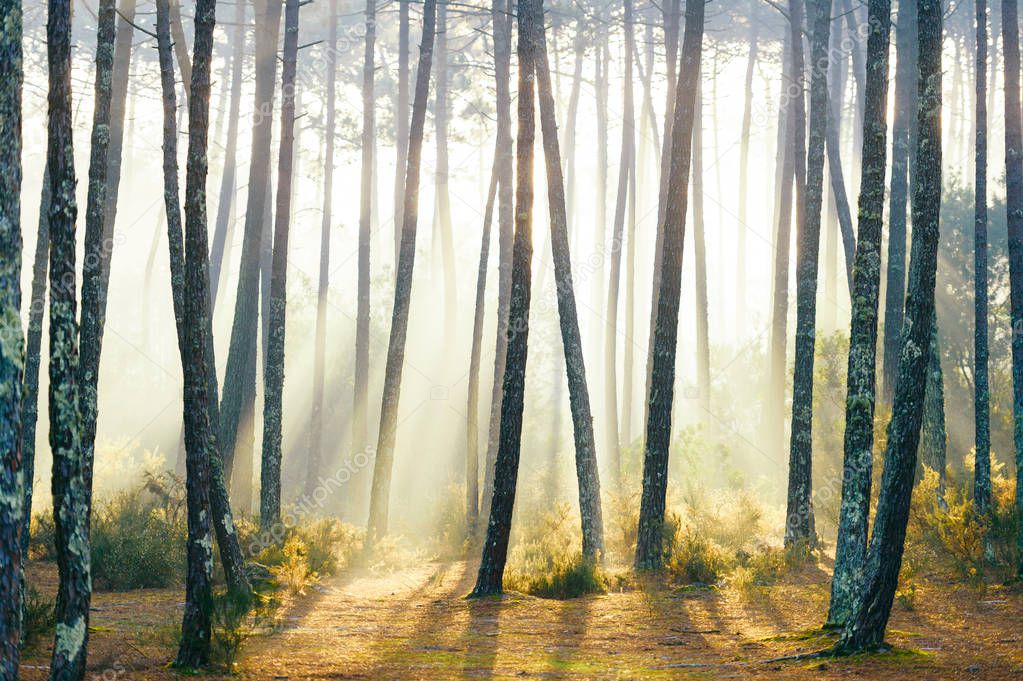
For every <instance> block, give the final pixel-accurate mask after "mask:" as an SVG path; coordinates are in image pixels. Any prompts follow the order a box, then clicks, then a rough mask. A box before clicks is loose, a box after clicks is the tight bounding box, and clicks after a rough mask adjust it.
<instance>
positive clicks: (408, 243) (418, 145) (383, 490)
mask: <svg viewBox="0 0 1023 681" xmlns="http://www.w3.org/2000/svg"><path fill="white" fill-rule="evenodd" d="M436 27H437V0H426V3H425V5H424V7H423V40H422V44H421V45H420V48H419V70H418V72H417V73H416V90H415V98H414V100H413V103H412V123H411V127H410V130H409V152H408V170H407V173H406V175H405V206H404V216H405V217H404V224H403V226H402V231H401V252H400V254H399V258H398V270H397V279H396V281H395V287H394V310H393V312H392V315H391V336H390V339H389V341H388V344H387V366H386V368H385V373H384V394H383V403H382V405H381V407H380V433H379V437H378V440H377V451H376V460H375V461H374V462H373V486H372V488H371V491H370V502H369V528H368V535H369V536H368V541H369V542H371V543H372V542H373V541H375V540H377V539H379V538H380V537H382V536H384V535H385V534H386V533H387V516H388V506H389V501H390V494H391V472H392V470H391V469H392V467H393V465H394V440H395V436H396V434H397V430H398V397H399V395H400V393H401V372H402V367H403V365H404V363H405V340H406V336H407V333H408V313H409V303H410V301H411V298H412V269H413V267H414V265H415V258H416V226H417V224H418V220H419V169H420V159H421V157H422V151H423V131H424V129H425V126H426V102H427V98H428V97H429V94H430V92H429V91H430V70H431V63H432V61H433V41H434V34H435V33H436Z"/></svg>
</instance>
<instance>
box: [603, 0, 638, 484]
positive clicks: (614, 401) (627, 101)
mask: <svg viewBox="0 0 1023 681" xmlns="http://www.w3.org/2000/svg"><path fill="white" fill-rule="evenodd" d="M624 2H625V16H624V20H625V26H624V31H625V66H624V70H625V75H624V78H623V93H622V94H623V96H622V99H623V104H622V109H623V111H622V153H621V161H620V162H619V164H618V198H617V200H616V201H615V216H614V228H613V229H614V231H613V233H612V236H611V251H610V255H611V273H610V278H609V279H608V284H607V308H606V310H607V311H606V314H605V317H604V319H605V328H604V419H605V434H604V439H605V441H606V443H607V444H606V445H605V446H606V447H607V452H608V453H607V457H608V465H609V466H610V468H611V475H612V478H613V480H614V484H615V485H618V484H619V483H620V482H621V476H622V461H621V441H620V437H621V433H620V432H619V428H618V372H617V365H618V295H619V287H620V285H621V271H622V246H623V245H624V234H625V212H626V204H627V201H628V199H629V179H630V178H631V177H632V173H633V172H635V166H636V164H635V149H636V114H635V105H634V103H633V86H632V67H633V54H634V52H635V36H634V34H633V16H632V12H633V10H632V0H624ZM627 389H628V388H626V390H627Z"/></svg>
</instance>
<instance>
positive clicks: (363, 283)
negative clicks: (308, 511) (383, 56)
mask: <svg viewBox="0 0 1023 681" xmlns="http://www.w3.org/2000/svg"><path fill="white" fill-rule="evenodd" d="M376 21H377V20H376V0H366V45H365V48H366V52H365V61H364V63H363V69H362V191H361V199H360V202H359V263H358V268H359V275H358V279H359V281H358V310H357V313H356V321H355V395H354V398H353V416H352V452H353V453H354V454H358V453H360V452H363V451H364V450H365V449H366V445H367V442H368V435H367V432H366V407H367V404H366V403H367V402H368V400H369V246H370V232H371V230H372V223H371V220H372V212H373V151H374V144H375V140H376V114H375V111H374V106H375V103H376V98H375V95H374V90H373V74H374V69H375V68H376V67H375V65H374V50H375V49H376V47H375V45H376Z"/></svg>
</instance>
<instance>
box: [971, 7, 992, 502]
mask: <svg viewBox="0 0 1023 681" xmlns="http://www.w3.org/2000/svg"><path fill="white" fill-rule="evenodd" d="M976 10H977V18H976V21H977V55H976V56H977V62H976V67H975V70H974V77H975V78H976V84H977V95H976V126H977V136H976V149H975V152H974V154H975V155H974V159H975V163H974V169H975V175H974V208H973V221H974V242H973V276H974V280H973V281H974V289H973V290H974V303H973V304H974V307H973V310H974V313H973V318H974V327H973V334H974V335H973V361H974V365H973V366H974V369H973V376H974V378H973V391H974V392H973V397H974V407H973V408H974V427H975V433H976V442H975V456H974V464H975V468H974V475H973V503H974V505H975V506H976V508H977V512H978V513H980V514H981V515H986V514H987V513H989V512H990V507H991V407H990V402H991V394H990V388H989V387H988V385H989V384H988V357H989V353H988V328H987V327H988V320H987V317H988V274H987V268H988V244H987V227H988V216H987V73H988V69H987V59H988V46H987V40H988V38H987V0H977V2H976Z"/></svg>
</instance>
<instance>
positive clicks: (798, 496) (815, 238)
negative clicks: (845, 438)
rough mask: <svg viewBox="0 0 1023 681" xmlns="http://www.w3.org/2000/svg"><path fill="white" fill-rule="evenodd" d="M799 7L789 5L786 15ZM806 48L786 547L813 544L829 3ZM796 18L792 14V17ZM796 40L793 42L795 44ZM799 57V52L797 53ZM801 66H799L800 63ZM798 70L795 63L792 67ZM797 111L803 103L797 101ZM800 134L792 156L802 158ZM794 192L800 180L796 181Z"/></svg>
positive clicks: (818, 12)
mask: <svg viewBox="0 0 1023 681" xmlns="http://www.w3.org/2000/svg"><path fill="white" fill-rule="evenodd" d="M798 5H800V2H799V0H793V1H792V2H791V3H789V7H790V8H791V10H790V11H794V10H795V9H796V7H797V6H798ZM809 6H810V7H811V8H812V12H813V15H812V16H811V17H810V20H811V21H812V23H813V32H812V39H811V47H810V72H811V74H810V137H809V144H808V147H807V157H806V185H805V189H804V191H805V198H804V201H805V207H804V210H803V219H802V220H801V221H800V222H799V234H798V238H799V246H798V248H797V252H796V361H795V374H794V377H793V381H792V429H791V436H790V441H789V485H788V504H787V506H788V508H787V512H786V519H787V520H786V523H785V545H786V546H794V545H796V544H801V543H804V544H814V543H816V540H817V531H816V528H815V525H814V513H813V436H812V429H813V364H814V355H815V351H816V343H815V338H816V326H817V270H818V264H819V263H818V258H819V256H820V237H821V213H822V209H823V198H824V147H825V140H826V138H827V126H828V46H829V44H830V40H831V0H814V2H812V3H811V4H810V5H809ZM793 16H795V12H794V13H793ZM795 39H796V38H795V36H794V37H793V40H795ZM797 52H798V50H797ZM800 61H801V60H800ZM796 66H797V68H798V66H799V63H798V62H797V64H796ZM798 99H799V101H798V102H797V104H796V108H797V126H798V125H799V124H798V120H799V114H798V109H799V108H800V107H801V105H802V103H803V98H802V96H800V97H799V98H798ZM799 133H800V129H799V128H798V127H797V130H796V144H797V146H796V153H798V154H802V153H803V151H802V150H803V146H802V145H801V143H800V140H799V137H800V135H799ZM796 183H797V187H798V184H799V177H798V176H797V178H796Z"/></svg>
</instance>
